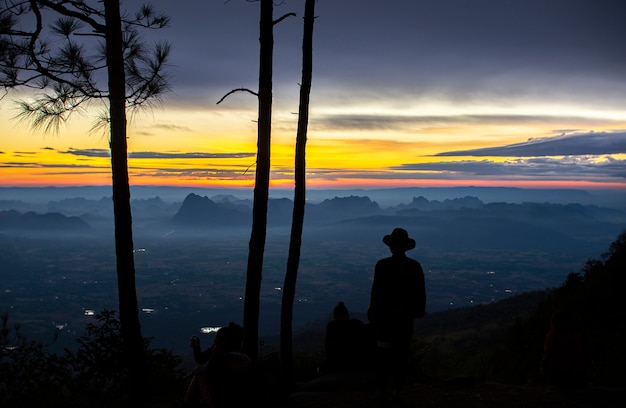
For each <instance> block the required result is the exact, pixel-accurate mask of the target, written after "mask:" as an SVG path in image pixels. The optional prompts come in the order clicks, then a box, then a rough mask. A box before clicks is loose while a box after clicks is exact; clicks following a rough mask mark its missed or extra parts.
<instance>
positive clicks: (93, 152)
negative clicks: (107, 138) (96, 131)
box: [60, 147, 111, 157]
mask: <svg viewBox="0 0 626 408" xmlns="http://www.w3.org/2000/svg"><path fill="white" fill-rule="evenodd" d="M60 153H63V154H71V155H74V156H85V157H111V152H110V151H109V150H107V149H74V148H73V147H70V148H69V149H68V150H66V151H64V152H60Z"/></svg>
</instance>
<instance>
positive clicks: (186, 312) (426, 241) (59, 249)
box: [0, 187, 626, 351]
mask: <svg viewBox="0 0 626 408" xmlns="http://www.w3.org/2000/svg"><path fill="white" fill-rule="evenodd" d="M289 194H291V193H290V192H289V191H288V190H284V191H281V190H277V191H274V192H273V193H272V197H271V199H270V201H269V208H268V235H267V244H266V249H265V261H264V272H263V283H262V290H261V316H260V334H261V337H262V338H264V337H267V336H272V335H275V334H277V333H278V331H279V315H280V302H281V289H282V285H283V279H284V274H285V268H286V261H287V253H288V245H289V232H290V225H291V212H292V207H293V203H292V199H291V197H289ZM132 197H133V199H132V209H133V230H134V243H135V263H136V274H137V293H138V300H139V308H140V310H141V311H142V316H141V318H142V325H143V332H144V335H145V336H147V337H153V338H154V340H153V341H154V344H155V345H156V346H164V347H169V348H173V349H174V350H177V351H186V350H187V347H188V338H189V337H190V336H191V335H192V334H198V335H200V336H209V335H210V334H208V333H209V332H211V328H213V327H217V326H221V325H225V324H227V323H228V322H229V321H236V322H239V323H241V321H242V313H243V296H244V289H245V274H246V265H247V256H248V240H249V234H250V223H251V207H252V200H251V191H248V190H214V189H211V190H209V189H206V190H204V189H191V188H189V189H187V188H158V187H133V189H132ZM308 198H309V201H308V204H307V207H306V212H305V225H304V235H303V243H302V250H301V260H300V268H299V275H298V283H297V290H296V300H295V305H294V328H295V329H296V330H297V329H302V328H304V327H306V326H307V325H311V324H313V325H315V324H319V323H320V322H324V321H325V320H326V319H328V318H329V317H330V314H331V312H332V308H333V307H334V305H335V304H336V303H337V302H338V301H339V300H341V301H344V302H345V303H346V305H347V306H348V308H349V309H350V311H351V313H352V315H353V317H357V318H361V319H365V317H364V312H365V310H366V309H367V305H368V302H369V291H370V287H371V281H372V277H373V268H374V264H375V262H376V260H377V259H379V258H382V257H386V256H388V254H389V250H388V248H387V247H386V246H385V245H384V244H383V243H382V241H381V240H382V237H383V236H384V235H385V234H388V233H389V232H390V231H391V230H392V229H393V228H395V227H403V228H405V229H407V230H408V231H409V234H410V236H411V237H412V238H414V239H415V240H416V241H417V247H416V248H415V249H414V250H412V251H411V252H410V253H408V255H409V256H411V257H414V258H415V259H417V260H419V261H420V262H421V263H422V265H423V267H424V270H425V274H426V285H427V298H428V299H427V312H431V313H432V312H434V311H439V310H445V309H449V308H460V307H468V306H472V305H476V304H483V303H489V302H493V301H496V300H500V299H503V298H506V297H509V296H512V295H514V294H519V293H522V292H528V291H534V290H541V289H545V288H550V287H555V286H558V285H560V284H561V283H562V282H563V281H564V280H565V278H566V277H567V274H568V273H570V272H579V271H580V269H581V267H582V266H583V265H584V262H585V261H586V260H588V259H591V258H597V257H599V256H600V255H601V254H602V253H603V252H605V251H606V248H607V247H608V245H609V244H610V243H611V242H612V241H613V240H614V239H615V238H616V237H617V236H618V234H619V233H620V232H622V231H623V230H624V228H625V227H626V199H625V197H624V193H619V192H609V191H595V192H594V191H582V190H524V189H506V188H471V187H465V188H448V189H446V188H439V189H434V188H433V189H389V190H345V191H339V190H326V191H323V190H312V191H309V192H308ZM0 263H1V264H2V269H1V272H0V277H1V279H0V312H2V313H5V312H7V313H9V314H10V316H11V320H12V321H13V322H20V323H22V325H23V326H24V328H23V330H24V331H26V332H27V333H29V334H33V335H35V336H36V337H38V338H40V339H41V340H44V341H45V340H46V339H50V340H51V339H52V338H53V336H54V332H55V331H57V330H58V331H59V339H58V340H57V344H58V345H59V346H71V344H72V342H73V341H74V339H75V337H76V336H78V335H80V334H82V330H83V328H84V324H85V323H86V322H89V321H90V319H93V316H91V314H92V313H93V312H94V311H96V312H97V311H101V310H103V309H117V278H116V272H115V270H116V269H115V252H114V236H113V207H112V201H111V197H110V190H109V189H107V188H104V187H89V188H87V187H85V188H67V189H63V188H55V189H51V188H42V189H34V188H33V189H25V188H3V189H0Z"/></svg>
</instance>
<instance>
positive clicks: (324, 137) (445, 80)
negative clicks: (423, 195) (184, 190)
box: [0, 1, 626, 189]
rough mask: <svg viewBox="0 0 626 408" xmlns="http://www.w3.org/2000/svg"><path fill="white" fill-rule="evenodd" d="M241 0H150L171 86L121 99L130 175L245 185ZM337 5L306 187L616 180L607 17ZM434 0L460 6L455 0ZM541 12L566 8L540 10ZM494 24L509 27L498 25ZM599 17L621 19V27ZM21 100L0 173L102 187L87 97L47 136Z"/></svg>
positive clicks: (8, 106)
mask: <svg viewBox="0 0 626 408" xmlns="http://www.w3.org/2000/svg"><path fill="white" fill-rule="evenodd" d="M235 3H236V2H225V4H221V3H220V4H213V3H211V4H210V5H209V4H207V5H204V7H206V10H204V11H203V15H206V16H208V17H207V18H208V19H209V20H210V21H207V22H206V26H205V27H202V29H203V30H205V31H206V33H203V35H202V36H197V35H189V30H191V27H188V26H186V25H185V21H191V20H189V19H190V18H192V17H193V16H191V15H190V13H191V14H193V13H194V10H193V8H192V7H175V6H173V5H172V3H170V2H164V1H156V3H155V5H156V6H158V7H160V8H163V9H164V11H165V13H166V14H169V15H170V16H171V18H172V26H171V27H170V28H168V29H167V30H168V31H167V38H168V39H170V40H171V41H172V44H173V50H174V51H173V55H172V61H171V64H172V67H173V68H172V72H171V77H172V92H171V94H170V95H167V96H166V98H165V99H164V102H163V104H162V106H160V107H156V108H153V109H151V110H147V111H140V112H138V113H130V112H129V122H128V166H129V172H130V182H131V184H134V185H164V186H188V187H189V186H198V187H208V186H211V187H218V186H223V187H245V188H251V187H253V186H254V176H255V170H256V167H255V161H256V144H257V106H256V99H255V97H254V96H253V95H251V94H250V93H247V92H239V93H233V94H231V95H230V96H229V97H228V98H226V99H225V100H223V101H222V102H221V103H220V104H217V101H219V100H220V99H221V98H222V97H223V96H224V95H225V94H226V93H227V92H228V91H229V90H231V89H235V88H237V87H247V86H249V85H245V84H250V83H252V84H254V82H255V80H256V75H257V65H258V61H257V56H258V49H257V48H255V47H257V45H258V44H257V41H258V38H257V37H258V36H257V33H256V31H255V30H256V29H257V27H256V26H251V27H247V28H246V29H241V30H232V27H233V26H234V25H233V24H234V23H233V21H238V20H239V18H240V17H241V16H246V18H249V19H250V20H251V21H254V20H255V19H256V18H257V16H256V11H257V10H256V8H255V7H254V6H253V5H250V4H245V3H246V2H242V3H243V4H235ZM348 3H349V2H346V3H345V4H344V3H343V2H342V5H334V6H332V7H331V6H330V5H329V4H327V5H324V4H320V5H319V7H318V11H319V13H320V17H319V18H318V19H317V21H316V28H315V30H316V31H315V33H316V34H315V35H316V37H315V39H314V43H315V45H314V48H315V55H314V60H315V62H314V70H313V86H312V91H311V102H310V114H309V131H308V143H307V160H306V164H307V183H308V186H309V187H310V188H348V187H363V188H365V187H376V188H381V187H399V186H415V187H418V186H467V185H473V186H514V187H533V188H548V187H549V188H584V189H591V188H607V189H626V130H625V129H626V113H625V111H624V109H623V107H624V106H625V104H626V99H624V95H626V82H625V81H624V77H623V73H622V72H621V70H613V68H612V67H617V66H620V67H621V66H622V65H621V64H619V63H618V62H616V60H615V58H618V57H616V56H615V55H616V54H615V53H612V52H610V50H612V49H613V48H611V47H615V49H616V50H622V48H623V47H622V44H621V43H620V42H619V41H618V40H617V39H618V38H621V37H620V36H619V35H614V34H610V33H609V31H608V30H609V28H606V24H609V23H608V22H605V25H604V26H603V29H604V28H606V30H604V31H598V30H595V31H594V27H593V26H591V27H582V28H581V26H580V25H579V24H574V23H575V22H577V21H578V20H576V19H575V18H574V17H575V16H569V17H567V18H566V17H563V16H562V15H561V14H559V15H560V17H562V18H559V19H558V21H557V20H553V21H554V24H557V25H558V27H557V28H558V30H556V29H555V28H554V27H552V26H551V25H549V26H545V27H544V26H543V25H537V24H543V23H542V22H541V21H535V20H534V18H535V17H534V16H536V15H537V13H535V12H533V10H531V9H529V10H528V14H527V15H526V14H524V13H522V14H523V15H521V16H518V18H516V19H515V20H514V21H513V20H511V21H509V20H506V19H507V18H510V17H508V16H509V14H508V13H506V10H505V9H503V8H500V7H499V6H493V7H495V10H496V11H497V12H499V13H503V17H502V18H503V19H504V20H503V21H501V22H498V21H494V20H493V19H490V20H480V21H476V22H475V24H474V23H472V25H471V27H472V28H471V29H469V28H467V26H465V25H464V24H459V25H458V26H449V27H448V28H447V29H445V30H444V29H443V28H442V27H443V25H441V24H430V23H427V24H421V25H420V24H417V25H416V24H414V21H413V20H414V18H413V17H411V16H414V17H416V16H421V15H422V14H423V12H424V11H425V10H422V8H424V7H426V8H427V9H428V7H434V8H435V9H438V6H437V5H436V4H432V5H425V4H417V3H415V4H413V3H411V4H408V3H407V4H406V5H403V6H402V7H401V8H399V9H398V10H395V9H394V10H392V9H393V8H387V7H383V6H380V7H379V8H378V7H377V6H374V5H373V3H372V4H370V5H368V9H372V10H373V9H374V8H375V9H376V10H377V11H376V13H377V16H376V18H377V21H380V23H381V24H383V23H384V22H385V21H387V23H385V24H386V25H385V26H384V27H385V28H384V33H385V35H383V36H382V37H384V38H381V35H380V34H381V32H382V31H380V32H379V31H375V30H374V31H372V30H370V29H368V28H367V24H365V25H358V24H354V25H352V26H349V27H348V26H343V25H339V24H337V23H336V21H335V20H334V19H335V18H339V17H341V16H343V17H342V18H345V19H347V20H349V19H350V16H351V15H352V9H351V8H350V7H349V6H348V5H347V4H348ZM290 6H291V5H290ZM496 11H494V12H496ZM588 11H589V12H590V13H591V12H598V13H600V12H601V11H598V10H596V9H593V10H588ZM438 12H441V13H444V14H442V15H447V14H450V16H451V18H453V17H455V18H458V17H459V16H461V15H462V16H463V19H465V18H466V16H465V14H464V13H461V14H459V11H458V10H448V9H446V10H443V11H442V10H439V11H438ZM542 12H545V13H547V12H555V13H556V12H558V13H561V11H560V10H556V9H555V10H552V8H550V7H548V9H546V10H543V11H542ZM337 13H339V14H337ZM342 13H343V14H342ZM446 13H447V14H446ZM607 13H608V11H607ZM470 14H471V13H470ZM472 15H473V16H474V18H476V19H483V17H482V16H480V15H474V14H472ZM568 18H570V19H572V21H570V20H568ZM333 21H335V22H333ZM463 21H465V20H463ZM542 21H543V20H542ZM546 21H548V19H547V18H546ZM598 21H600V20H598ZM391 22H393V23H391ZM501 23H505V24H506V25H507V27H508V28H507V30H506V32H505V33H500V32H499V31H498V30H500V29H501V26H500V24H501ZM620 24H621V23H620ZM463 27H465V28H463ZM610 27H611V28H612V29H615V30H618V29H622V28H621V27H622V25H619V24H617V22H616V25H615V26H610ZM197 29H199V28H197V27H196V28H194V30H197ZM381 29H382V28H381ZM226 30H230V31H228V32H225V31H226ZM300 30H301V27H300V26H299V25H298V24H296V23H291V22H289V23H285V24H284V25H283V24H281V26H280V27H277V37H276V47H275V53H276V55H275V75H274V94H273V96H274V99H273V113H272V114H273V121H272V174H271V184H272V186H275V187H289V186H293V184H294V181H293V176H294V174H293V173H294V151H295V146H294V145H295V139H296V127H297V120H298V118H297V115H296V114H295V112H297V111H298V92H299V86H298V82H299V76H300V66H299V61H300V46H301V44H300ZM490 30H491V31H490ZM580 30H588V31H584V32H583V33H580ZM557 31H558V32H559V33H562V36H561V37H558V38H556V37H555V38H552V37H550V41H545V42H546V43H545V44H543V42H541V41H540V42H539V43H537V42H533V41H531V40H527V38H534V37H533V35H536V36H539V35H540V34H541V33H543V35H544V37H543V38H544V39H545V38H548V37H545V36H547V35H548V34H549V35H553V34H554V33H555V32H557ZM573 32H575V33H577V35H579V37H580V38H582V36H583V35H585V33H587V34H588V35H589V38H590V40H589V42H587V43H580V42H576V41H574V40H572V38H573V36H572V33H573ZM164 33H165V32H164ZM485 33H489V35H486V34H485ZM494 33H496V34H495V35H494ZM287 34H289V35H287ZM498 34H502V35H498ZM609 34H610V35H609ZM197 37H202V38H203V39H202V40H201V39H200V38H197ZM337 38H345V43H342V42H337V41H336V39H337ZM459 38H463V39H464V41H463V47H461V45H459V41H458V39H459ZM576 38H578V37H576ZM207 39H210V40H207ZM425 39H428V41H426V40H425ZM225 41H230V43H229V44H230V45H229V46H228V47H227V46H226V45H225V43H224V42H225ZM593 41H597V43H595V42H593ZM600 43H602V44H604V45H603V47H602V48H598V47H597V44H600ZM538 44H539V45H541V47H539V46H538ZM542 47H543V48H542ZM544 48H545V49H544ZM243 50H246V52H243ZM503 50H514V52H513V51H511V52H509V51H506V52H503ZM566 51H567V52H566ZM501 54H502V55H501ZM590 56H592V57H593V58H591V57H590ZM207 58H208V59H207ZM586 61H594V63H587V62H586ZM250 89H254V86H251V87H250ZM28 97H29V95H28V94H26V93H24V91H23V90H21V91H19V90H18V91H13V90H10V91H9V92H8V93H7V94H6V95H4V97H2V99H0V135H1V136H0V141H1V145H0V185H2V186H70V185H74V186H79V185H106V184H109V183H110V180H111V174H110V162H109V153H108V149H109V146H108V135H107V133H106V131H105V132H103V131H102V130H99V131H93V129H92V127H93V126H92V125H93V122H94V118H95V116H96V113H97V112H96V109H95V108H93V109H92V108H89V109H86V110H85V112H84V113H82V114H75V115H72V117H71V120H70V121H68V122H67V123H66V124H64V125H62V126H61V127H60V128H59V129H58V132H52V133H42V132H35V131H33V130H32V129H31V128H30V126H29V124H28V123H24V122H19V121H17V120H16V119H15V116H16V114H17V113H18V111H16V110H15V107H16V104H15V102H16V101H17V100H19V99H24V98H25V99H28ZM99 109H101V106H98V110H99Z"/></svg>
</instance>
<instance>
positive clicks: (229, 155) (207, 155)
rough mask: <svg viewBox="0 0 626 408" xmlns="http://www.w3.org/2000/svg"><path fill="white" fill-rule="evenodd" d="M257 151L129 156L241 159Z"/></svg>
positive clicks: (139, 155) (136, 156) (137, 156)
mask: <svg viewBox="0 0 626 408" xmlns="http://www.w3.org/2000/svg"><path fill="white" fill-rule="evenodd" d="M255 155H256V153H247V152H243V153H204V152H187V153H168V152H133V153H129V154H128V157H131V158H133V159H241V158H246V157H254V156H255Z"/></svg>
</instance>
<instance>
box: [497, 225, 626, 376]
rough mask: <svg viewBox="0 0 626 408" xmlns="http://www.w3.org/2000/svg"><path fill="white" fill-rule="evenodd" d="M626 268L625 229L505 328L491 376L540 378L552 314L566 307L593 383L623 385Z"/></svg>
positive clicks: (625, 331) (625, 356)
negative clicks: (583, 348) (598, 255)
mask: <svg viewBox="0 0 626 408" xmlns="http://www.w3.org/2000/svg"><path fill="white" fill-rule="evenodd" d="M625 272H626V231H624V232H622V233H621V234H620V235H619V236H618V238H617V239H616V241H614V242H613V243H612V244H611V245H610V248H609V251H608V252H607V253H605V254H603V255H602V258H601V259H592V260H589V261H587V262H586V264H585V265H584V267H583V268H582V271H581V273H570V274H569V275H568V276H567V278H566V280H565V282H564V283H563V284H562V285H561V286H560V287H558V288H556V289H555V290H553V291H552V293H551V294H550V296H548V297H547V298H546V299H545V300H544V301H543V302H541V303H540V304H539V305H537V307H536V309H535V311H534V313H533V314H532V315H530V316H529V317H528V318H526V319H524V320H521V319H520V320H518V321H517V322H516V323H515V324H514V325H513V326H512V327H510V328H508V329H507V331H506V335H505V338H504V341H503V343H502V345H501V347H500V348H499V349H498V350H497V351H496V352H494V354H493V355H492V359H491V364H492V367H491V370H492V375H493V376H494V377H496V378H498V379H503V380H506V381H509V382H514V383H522V384H524V383H529V382H534V381H539V382H541V381H542V378H541V377H540V376H539V361H540V359H541V354H542V350H543V349H542V346H543V341H544V339H545V336H546V333H547V332H548V330H549V326H550V324H549V322H550V318H551V316H552V314H553V313H554V312H556V311H565V312H567V313H568V314H569V315H570V316H571V317H572V318H573V320H574V322H575V323H576V326H577V328H578V330H579V331H580V333H581V334H582V336H583V338H584V340H585V345H586V350H587V357H588V360H589V365H590V369H589V372H588V380H589V382H590V383H591V384H595V385H602V386H617V385H620V384H623V382H624V380H625V379H626V378H625V375H624V371H623V361H624V360H625V358H626V352H625V351H624V347H623V345H624V342H625V341H626V309H625V308H624V305H623V302H622V299H621V292H622V291H623V289H624V284H625V283H626V282H625V281H626V274H625Z"/></svg>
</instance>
